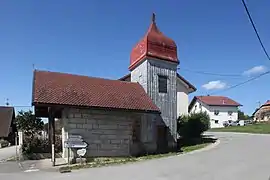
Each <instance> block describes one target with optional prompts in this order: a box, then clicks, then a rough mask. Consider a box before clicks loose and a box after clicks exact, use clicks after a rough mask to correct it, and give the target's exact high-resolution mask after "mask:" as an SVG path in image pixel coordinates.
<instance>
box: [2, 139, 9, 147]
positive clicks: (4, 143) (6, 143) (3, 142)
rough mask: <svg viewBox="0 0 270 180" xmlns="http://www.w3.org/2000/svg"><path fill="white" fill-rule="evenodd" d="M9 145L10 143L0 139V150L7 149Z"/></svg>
mask: <svg viewBox="0 0 270 180" xmlns="http://www.w3.org/2000/svg"><path fill="white" fill-rule="evenodd" d="M9 144H10V143H9V142H8V141H7V140H4V139H0V148H4V147H7V146H9Z"/></svg>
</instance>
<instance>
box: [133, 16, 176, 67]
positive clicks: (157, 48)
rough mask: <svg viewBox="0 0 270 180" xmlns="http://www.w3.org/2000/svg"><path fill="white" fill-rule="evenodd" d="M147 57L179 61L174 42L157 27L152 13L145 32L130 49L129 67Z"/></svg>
mask: <svg viewBox="0 0 270 180" xmlns="http://www.w3.org/2000/svg"><path fill="white" fill-rule="evenodd" d="M149 57H150V58H157V59H162V60H166V61H170V62H174V63H179V61H178V57H177V46H176V44H175V42H174V41H173V40H172V39H170V38H169V37H167V36H165V35H164V34H163V33H162V32H161V31H160V30H159V29H158V27H157V25H156V22H155V15H154V14H153V17H152V22H151V24H150V27H149V29H148V31H147V33H146V34H145V36H144V37H143V38H142V39H141V40H140V41H139V42H138V43H137V44H136V46H135V47H134V48H133V49H132V51H131V54H130V66H129V69H130V70H131V69H133V68H134V67H135V66H136V65H137V64H139V63H140V62H141V61H142V60H144V59H145V58H149Z"/></svg>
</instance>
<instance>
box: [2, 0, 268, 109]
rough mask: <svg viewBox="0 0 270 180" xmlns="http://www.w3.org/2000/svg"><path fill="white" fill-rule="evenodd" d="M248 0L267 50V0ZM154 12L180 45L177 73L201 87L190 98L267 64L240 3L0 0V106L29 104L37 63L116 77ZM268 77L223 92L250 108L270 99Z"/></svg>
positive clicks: (125, 68)
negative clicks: (203, 72)
mask: <svg viewBox="0 0 270 180" xmlns="http://www.w3.org/2000/svg"><path fill="white" fill-rule="evenodd" d="M247 4H248V7H249V9H250V12H251V14H252V17H253V19H254V21H255V22H256V26H257V28H258V31H259V33H260V35H261V38H262V39H263V42H264V44H265V46H266V48H267V49H268V50H269V51H270V34H269V32H270V24H269V22H270V13H269V8H268V7H269V6H270V1H268V0H262V1H255V0H249V1H247ZM152 12H155V13H156V21H157V25H158V27H159V28H160V30H161V31H162V32H163V33H165V34H166V35H167V36H169V37H171V38H172V39H174V40H175V41H176V43H177V45H178V55H179V60H180V66H179V67H180V68H182V70H180V71H179V73H180V74H181V75H183V76H184V77H185V78H186V79H187V80H189V81H190V82H191V83H192V84H194V85H195V86H196V87H197V88H198V91H197V92H196V93H193V94H192V95H191V97H192V96H193V95H205V94H207V93H211V92H213V91H215V90H216V89H219V90H220V89H224V88H227V87H229V86H231V85H234V84H236V83H239V82H241V81H244V80H246V79H248V75H247V74H249V75H254V74H256V73H260V72H262V71H265V70H266V69H269V68H268V67H269V66H270V61H268V60H267V59H266V57H265V55H264V54H263V52H262V50H261V47H260V45H259V43H258V40H257V39H256V36H255V33H254V32H253V29H252V27H251V25H250V23H249V20H248V18H247V16H246V13H245V10H244V8H243V5H242V3H241V1H240V0H227V1H217V0H206V1H200V0H190V1H184V0H180V1H179V0H172V1H161V0H155V1H153V0H151V1H150V0H148V1H143V0H137V1H120V0H117V1H98V0H96V1H90V0H77V1H71V0H58V1H53V0H47V1H35V0H28V1H15V0H14V1H13V0H9V1H1V2H0V24H1V28H0V62H1V66H0V67H1V70H0V76H1V77H2V78H1V89H0V105H4V103H5V100H6V98H9V102H10V104H11V105H13V106H30V105H31V93H32V78H33V77H32V75H33V64H35V68H37V69H41V70H50V71H60V72H68V73H76V74H82V75H88V76H97V77H105V78H112V79H115V78H119V77H121V76H122V75H125V74H126V73H128V66H129V55H130V51H131V49H132V47H133V46H134V45H135V44H136V42H137V41H138V40H139V39H140V38H141V37H142V36H143V35H144V33H145V32H146V30H147V29H148V26H149V24H150V19H151V13H152ZM256 66H257V67H256ZM253 67H255V69H253V70H252V71H249V73H247V72H246V73H245V74H244V75H243V76H241V77H238V78H228V77H217V76H208V75H200V74H196V73H192V72H189V71H186V70H185V69H188V70H194V71H205V72H212V73H223V74H239V75H242V74H243V73H244V72H245V71H248V70H250V69H251V68H253ZM252 73H253V74H252ZM269 79H270V75H267V76H264V77H261V78H260V79H258V80H255V81H252V82H250V83H248V84H245V85H243V86H240V87H238V88H235V89H231V90H229V91H224V92H222V93H219V94H218V95H224V96H229V97H231V98H232V99H234V100H236V101H238V102H240V103H241V104H243V107H242V109H243V110H244V111H245V112H247V113H252V112H253V110H254V109H255V108H256V106H258V103H257V102H258V101H261V103H264V102H265V101H266V100H267V99H270V95H269V94H268V93H269V92H268V89H267V87H269V83H268V82H269ZM209 82H210V83H209ZM191 97H190V98H191ZM19 109H20V108H17V110H19ZM23 109H28V108H27V107H26V108H23Z"/></svg>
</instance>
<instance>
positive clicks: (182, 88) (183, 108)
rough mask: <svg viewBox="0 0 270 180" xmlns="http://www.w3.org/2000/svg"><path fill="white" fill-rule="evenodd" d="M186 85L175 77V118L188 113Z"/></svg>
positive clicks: (187, 90)
mask: <svg viewBox="0 0 270 180" xmlns="http://www.w3.org/2000/svg"><path fill="white" fill-rule="evenodd" d="M188 94H189V89H188V87H187V86H186V85H185V84H184V82H182V81H181V80H180V79H179V78H178V79H177V118H178V117H179V116H181V115H187V114H188Z"/></svg>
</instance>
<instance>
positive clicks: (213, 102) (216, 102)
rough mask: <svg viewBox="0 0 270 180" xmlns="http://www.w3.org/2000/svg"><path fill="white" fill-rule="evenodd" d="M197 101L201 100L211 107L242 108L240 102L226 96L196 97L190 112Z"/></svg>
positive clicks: (190, 106) (191, 103) (190, 105)
mask: <svg viewBox="0 0 270 180" xmlns="http://www.w3.org/2000/svg"><path fill="white" fill-rule="evenodd" d="M196 100H199V101H201V102H203V103H205V104H207V105H209V106H242V105H241V104H239V103H238V102H236V101H234V100H232V99H230V98H228V97H224V96H195V97H194V98H193V99H192V101H191V102H190V104H189V107H188V109H189V111H190V110H191V108H192V107H193V105H194V103H195V102H196Z"/></svg>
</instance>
